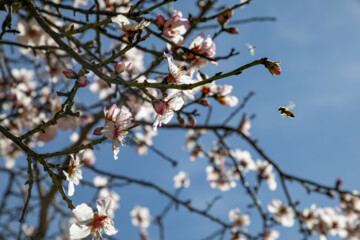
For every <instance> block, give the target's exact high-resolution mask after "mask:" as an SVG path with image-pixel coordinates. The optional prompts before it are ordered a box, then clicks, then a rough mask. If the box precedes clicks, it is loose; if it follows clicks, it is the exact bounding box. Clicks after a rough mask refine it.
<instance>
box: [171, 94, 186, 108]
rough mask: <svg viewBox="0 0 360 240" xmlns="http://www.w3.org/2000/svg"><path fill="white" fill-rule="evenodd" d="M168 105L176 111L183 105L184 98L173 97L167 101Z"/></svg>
mask: <svg viewBox="0 0 360 240" xmlns="http://www.w3.org/2000/svg"><path fill="white" fill-rule="evenodd" d="M169 105H170V107H171V108H172V109H174V110H175V111H177V110H179V109H180V108H181V107H182V106H183V105H184V99H182V98H181V97H174V98H173V99H171V100H170V101H169Z"/></svg>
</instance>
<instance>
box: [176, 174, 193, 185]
mask: <svg viewBox="0 0 360 240" xmlns="http://www.w3.org/2000/svg"><path fill="white" fill-rule="evenodd" d="M189 186H190V179H189V176H188V174H187V173H186V172H184V171H180V172H179V173H178V174H177V175H176V176H174V187H175V188H181V187H184V188H188V187H189Z"/></svg>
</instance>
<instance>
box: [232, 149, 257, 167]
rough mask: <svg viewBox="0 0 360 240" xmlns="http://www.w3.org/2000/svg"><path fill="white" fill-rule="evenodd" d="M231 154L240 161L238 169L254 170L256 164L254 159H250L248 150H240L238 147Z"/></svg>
mask: <svg viewBox="0 0 360 240" xmlns="http://www.w3.org/2000/svg"><path fill="white" fill-rule="evenodd" d="M232 154H233V156H234V157H235V159H237V160H238V161H239V162H240V164H239V169H240V170H241V171H243V172H245V173H246V172H248V171H249V170H253V171H254V170H256V164H255V162H254V160H252V158H251V154H250V153H249V152H248V151H246V150H244V151H241V150H240V149H236V150H235V151H234V152H233V153H232Z"/></svg>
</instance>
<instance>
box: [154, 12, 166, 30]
mask: <svg viewBox="0 0 360 240" xmlns="http://www.w3.org/2000/svg"><path fill="white" fill-rule="evenodd" d="M165 22H166V19H165V18H164V16H163V15H161V14H158V15H157V17H156V25H157V26H158V27H159V28H163V27H164V24H165Z"/></svg>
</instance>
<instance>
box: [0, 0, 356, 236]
mask: <svg viewBox="0 0 360 240" xmlns="http://www.w3.org/2000/svg"><path fill="white" fill-rule="evenodd" d="M189 2H191V3H193V1H182V0H180V1H177V2H175V3H174V4H173V6H174V9H178V10H183V11H184V12H186V8H187V5H186V4H187V3H189ZM222 3H224V4H225V3H226V4H228V5H231V4H236V3H238V1H230V0H227V1H222ZM359 12H360V1H355V0H349V1H334V0H331V1H311V0H303V1H286V0H277V1H275V0H257V1H256V0H254V1H252V2H251V4H250V5H248V6H246V7H244V8H241V9H237V10H236V11H235V14H234V16H233V20H237V19H244V18H248V17H254V16H256V17H262V16H273V17H276V18H277V21H276V22H262V23H259V22H256V23H249V24H245V25H238V26H237V27H238V29H239V31H240V33H239V34H238V35H236V36H230V35H226V36H223V37H219V38H218V39H216V40H215V43H216V44H217V55H225V54H227V53H228V52H229V49H230V47H235V48H236V49H237V50H239V51H240V52H241V54H240V55H239V56H236V57H235V58H234V59H233V60H232V61H222V62H219V66H218V67H214V66H208V67H207V68H205V69H204V70H203V72H206V73H207V74H208V75H210V76H211V75H212V74H215V73H216V72H219V71H224V72H226V71H230V70H232V69H234V68H236V67H239V66H241V65H243V64H246V63H248V62H250V61H253V60H255V59H260V58H262V57H268V58H269V59H270V60H273V61H280V62H281V67H282V74H281V75H280V76H271V75H270V73H269V72H268V71H267V70H266V69H265V68H264V67H263V66H256V67H253V68H251V69H249V70H246V71H244V72H243V74H241V75H238V76H235V77H231V78H228V79H225V80H220V81H219V82H218V84H225V83H226V84H233V85H234V90H233V91H234V93H236V95H237V96H238V97H239V99H242V98H243V97H244V96H245V95H246V94H247V93H248V92H249V91H254V92H255V96H254V97H253V98H252V99H251V100H250V102H249V103H248V104H247V106H246V108H245V112H246V113H248V114H253V113H255V114H256V118H255V119H254V121H253V122H252V128H251V136H252V137H253V138H255V139H258V141H259V145H260V146H261V148H262V149H263V150H264V151H265V152H266V153H267V154H268V155H269V156H270V157H271V158H272V159H273V160H274V161H275V162H277V163H278V164H280V166H281V167H282V168H283V170H285V171H286V172H288V173H291V174H293V175H297V176H302V177H305V178H308V179H312V180H316V181H318V182H320V183H324V184H327V185H332V184H333V183H334V182H335V180H336V179H337V178H338V177H341V178H342V179H343V180H344V184H343V186H344V187H345V188H347V189H348V190H352V189H360V184H359V181H360V175H359V174H358V169H359V167H360V161H359V159H360V150H359V149H360V148H359V145H360V137H359V130H360V129H359V124H358V119H359V117H360V111H359V108H358V106H359V103H360V94H359V89H360V81H359V80H360V58H359V56H360V45H359V43H360V31H359V27H358V26H360V14H359ZM184 16H187V14H186V13H185V14H184ZM208 33H211V32H209V30H206V31H205V34H208ZM246 43H251V44H253V45H255V46H256V50H255V56H253V57H251V56H250V54H249V52H248V51H247V47H246V45H245V44H246ZM145 65H146V62H145ZM163 66H165V65H163ZM84 91H89V90H88V89H87V90H84ZM86 96H87V97H89V95H87V94H84V95H80V98H79V99H80V101H81V100H83V99H84V98H85V97H86ZM82 98H83V99H82ZM290 101H293V102H295V103H296V107H295V109H294V111H293V112H294V113H295V115H296V118H295V119H285V118H283V117H281V116H280V114H279V112H278V111H277V107H278V106H279V105H287V104H288V103H289V102H290ZM213 106H214V109H215V111H219V112H221V114H218V115H217V116H215V118H214V119H212V122H213V123H220V122H222V118H220V117H219V115H221V116H223V114H224V115H225V116H226V114H229V113H230V112H231V109H224V108H222V107H221V108H220V107H218V105H217V103H215V102H214V103H213ZM204 114H205V112H203V115H204ZM202 118H203V117H200V119H202ZM240 118H241V114H239V115H238V117H237V119H234V120H233V121H232V122H231V123H230V124H234V125H236V124H237V123H238V121H239V119H240ZM185 132H186V131H183V130H176V131H175V134H173V133H171V132H169V131H166V130H164V129H161V128H160V129H159V136H158V137H155V138H154V139H153V140H154V143H155V146H156V147H157V148H159V149H163V150H164V151H165V153H167V154H169V155H173V156H175V157H174V158H175V159H176V160H178V162H179V166H178V167H177V168H175V169H174V168H172V167H171V166H170V164H168V163H167V162H166V161H164V160H161V159H159V157H158V156H157V155H156V154H154V153H152V152H150V153H149V154H148V155H147V156H145V157H139V156H138V155H137V154H136V153H134V150H133V149H131V148H130V147H124V148H121V150H120V155H119V160H117V161H115V160H114V159H113V157H112V152H111V144H110V143H106V144H102V145H101V146H100V148H97V149H96V151H95V153H96V156H97V166H98V167H99V168H101V169H105V170H111V171H113V172H114V173H117V174H124V175H129V176H132V177H134V178H138V179H145V180H149V181H152V182H154V183H157V184H159V185H161V186H162V187H163V188H165V189H167V190H168V191H170V192H174V189H173V182H172V178H173V176H174V175H175V174H177V173H178V172H179V171H180V170H185V171H187V172H188V173H189V174H190V179H191V186H190V188H189V189H185V190H184V191H183V192H182V193H181V195H180V196H181V198H182V199H190V198H191V199H192V203H193V204H194V206H196V207H198V208H203V207H205V206H206V203H208V202H210V201H211V199H212V198H214V197H215V196H217V195H222V196H223V198H222V199H221V200H220V201H219V202H218V203H217V204H215V206H214V208H213V209H212V211H211V213H212V214H214V215H218V216H219V217H221V218H222V219H224V220H227V214H228V211H229V210H230V209H232V208H235V207H239V208H241V209H242V210H244V211H245V212H249V211H248V210H246V208H245V206H246V204H248V203H249V202H250V201H249V198H248V197H247V196H246V195H245V194H244V190H243V189H241V188H236V189H233V190H232V191H230V192H226V193H222V192H221V191H219V190H216V189H211V188H210V187H209V186H208V184H207V182H206V174H205V167H206V165H207V163H206V161H205V159H200V160H198V161H196V162H190V161H189V159H188V152H184V151H182V148H181V146H182V145H183V143H184V140H185V137H184V135H185ZM68 134H70V133H69V132H67V133H65V134H64V135H62V136H60V140H59V141H60V142H61V143H59V142H58V143H59V144H60V145H62V146H66V145H67V141H68V140H67V139H68V138H67V135H68ZM206 143H207V144H208V146H209V144H211V140H208V139H207V140H206ZM49 145H50V147H51V145H52V144H49ZM231 145H232V147H238V148H241V149H246V150H249V151H250V152H251V153H252V154H253V158H258V157H259V156H257V155H256V154H255V152H254V151H252V149H250V148H249V146H248V145H247V144H246V143H244V142H242V141H239V139H232V141H231ZM84 176H86V177H90V176H93V174H92V173H90V172H85V173H84ZM252 177H254V176H251V175H250V176H249V178H250V179H251V178H252ZM291 186H292V185H291ZM0 188H1V187H0ZM116 191H117V192H118V194H120V196H121V200H120V209H119V210H118V211H117V213H116V218H115V226H116V227H117V228H118V229H119V233H118V237H117V239H137V229H136V228H135V227H133V226H132V225H131V222H130V217H129V213H130V211H131V209H132V208H133V207H134V205H137V204H139V205H142V206H146V207H149V208H150V213H151V214H152V216H153V217H154V216H156V215H157V214H159V213H160V212H161V211H162V209H163V208H164V206H165V205H166V204H167V203H168V199H165V198H164V197H162V196H160V195H159V194H158V193H156V192H155V191H154V190H149V189H144V188H141V187H123V188H119V189H116ZM291 191H292V193H293V194H294V196H298V197H299V198H300V200H301V201H302V203H303V204H302V205H301V206H302V207H308V206H309V205H310V204H311V202H316V203H317V205H319V206H328V205H337V203H338V202H337V201H328V199H326V198H325V197H323V196H316V195H310V196H306V195H305V194H304V192H303V190H301V188H299V187H298V186H297V185H296V184H294V185H293V186H292V188H291ZM90 192H91V190H89V189H86V188H77V189H76V192H75V195H74V197H73V198H72V199H73V201H74V204H75V205H76V204H80V203H82V202H84V201H89V193H90ZM279 194H280V195H279ZM261 196H262V197H263V203H264V205H266V204H267V203H268V202H269V201H270V200H271V199H272V198H274V197H278V196H279V197H280V198H282V199H283V195H281V193H279V191H276V192H275V193H272V192H270V191H268V190H267V187H266V186H262V192H261ZM252 212H253V213H252V214H251V219H252V226H251V228H250V230H257V229H259V226H257V224H258V223H257V221H258V217H257V216H256V215H257V213H255V211H252ZM29 222H30V224H31V220H29ZM194 226H195V227H194ZM209 229H210V230H209ZM216 229H217V227H214V225H212V223H210V222H209V221H208V220H204V219H202V218H199V217H198V216H196V215H195V214H191V213H189V212H188V211H187V210H184V209H183V208H179V210H178V211H174V210H173V211H172V212H170V213H169V215H168V218H166V219H165V236H166V239H173V240H178V239H200V238H201V237H204V236H206V235H207V234H210V233H211V232H212V231H213V230H216ZM296 230H297V228H296V227H294V229H291V230H288V229H284V228H280V232H281V237H280V239H294V238H293V236H294V233H295V231H296ZM149 232H150V238H151V239H158V229H157V227H156V226H155V225H152V226H151V227H150V229H149ZM295 239H300V235H298V237H296V238H295Z"/></svg>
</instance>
